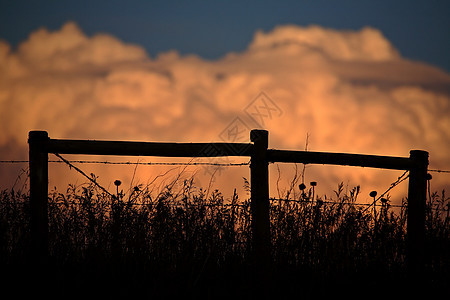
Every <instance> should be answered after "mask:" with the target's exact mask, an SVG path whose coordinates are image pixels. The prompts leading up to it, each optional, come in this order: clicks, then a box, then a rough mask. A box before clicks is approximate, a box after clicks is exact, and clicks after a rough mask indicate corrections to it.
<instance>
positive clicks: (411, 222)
mask: <svg viewBox="0 0 450 300" xmlns="http://www.w3.org/2000/svg"><path fill="white" fill-rule="evenodd" d="M409 157H410V160H411V168H410V172H409V187H408V217H407V249H406V251H407V264H408V272H409V275H410V276H411V278H412V279H413V280H420V279H419V278H420V275H421V273H422V271H423V266H424V242H425V203H426V197H427V178H426V176H427V168H428V152H426V151H421V150H412V151H410V156H409Z"/></svg>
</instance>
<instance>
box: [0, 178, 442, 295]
mask: <svg viewBox="0 0 450 300" xmlns="http://www.w3.org/2000/svg"><path fill="white" fill-rule="evenodd" d="M116 186H117V191H116V193H115V194H114V195H112V196H111V195H108V194H107V193H105V192H104V191H102V190H101V189H98V188H97V187H96V186H95V185H93V184H89V183H86V184H82V185H79V186H74V185H69V187H68V188H67V190H66V191H63V192H61V191H56V190H53V191H51V192H50V193H49V250H50V258H49V264H48V266H47V267H46V269H45V270H44V269H43V270H41V271H42V274H41V272H40V271H39V272H38V274H36V273H35V272H32V271H30V253H29V249H30V236H29V233H30V228H29V196H28V194H27V193H26V192H18V191H14V190H3V191H1V194H0V247H1V248H0V257H1V266H2V270H3V273H4V274H7V275H8V276H7V280H6V281H3V283H4V285H5V287H8V288H9V289H12V290H14V291H17V292H18V293H20V292H24V286H25V287H26V286H27V285H29V284H31V285H32V283H36V280H35V279H34V278H35V277H38V278H39V277H41V276H45V279H44V280H43V282H44V283H42V278H40V281H39V282H40V283H39V286H38V287H37V291H39V290H41V291H45V293H49V292H50V293H53V294H55V295H57V296H64V295H79V296H83V295H95V294H98V295H101V296H105V297H106V296H117V295H122V296H129V295H144V296H148V297H154V298H171V297H170V296H174V297H175V296H183V297H184V296H189V295H190V296H195V297H198V298H210V299H217V298H229V297H234V298H236V297H237V298H251V296H252V295H254V292H255V291H254V289H252V287H255V286H256V287H257V286H258V284H257V283H255V282H253V284H252V278H257V277H255V276H254V275H255V274H254V266H253V265H252V260H251V246H250V245H251V244H250V240H251V230H250V222H251V212H250V200H249V199H240V198H239V196H238V195H237V194H234V195H233V196H232V197H231V198H228V199H226V198H225V197H224V196H223V195H222V194H221V193H220V191H217V190H214V191H205V190H202V189H200V188H197V187H195V186H193V184H192V181H188V180H186V181H184V182H183V183H182V184H178V185H177V186H178V189H176V190H175V189H173V188H171V187H170V186H167V187H166V188H164V189H162V190H161V191H159V192H157V193H155V192H154V191H153V190H151V189H150V187H145V186H136V187H134V188H133V189H132V190H130V191H128V192H127V193H123V192H122V191H121V189H120V182H118V181H117V182H116ZM312 188H313V187H311V186H302V187H301V190H298V191H297V195H298V196H297V198H296V199H292V197H289V195H284V196H285V198H282V199H277V200H271V206H270V218H271V238H272V240H271V241H272V249H271V253H272V265H271V266H270V273H269V274H266V275H267V276H268V278H267V282H266V283H265V284H266V285H268V290H270V292H271V293H273V294H274V295H278V296H281V295H284V296H287V295H302V296H303V297H304V298H313V297H317V296H335V295H338V294H339V293H341V294H343V295H344V294H345V295H359V294H358V293H361V292H363V293H367V292H369V293H370V294H372V295H373V293H379V294H380V295H384V294H385V293H388V291H389V290H394V291H397V292H398V293H399V295H403V294H402V293H403V291H404V289H405V284H406V282H407V278H408V274H407V269H406V264H405V243H406V216H407V205H406V203H407V202H406V199H404V200H403V205H402V206H401V207H399V208H397V209H396V210H395V211H394V210H393V209H392V208H391V207H390V206H389V199H386V200H383V201H381V202H380V205H379V206H376V210H375V211H374V209H373V207H371V208H369V209H366V208H367V207H366V206H360V205H358V203H357V201H356V199H357V196H358V193H359V188H358V187H355V188H353V189H350V190H348V191H344V189H343V188H342V185H339V186H338V187H337V189H336V191H335V194H334V195H332V196H330V198H328V199H323V198H317V197H315V198H314V199H313V195H312V194H311V191H312V190H313V189H312ZM288 198H289V200H290V201H285V200H287V199H288ZM449 202H450V201H449V198H448V197H447V196H446V195H445V193H444V192H442V193H430V194H429V196H428V199H427V206H426V207H427V208H426V245H425V247H426V251H425V252H426V254H425V271H424V276H423V284H424V287H425V288H426V289H427V290H428V291H430V292H432V291H433V292H434V291H439V290H440V289H444V288H448V282H449V278H450V276H449V271H450V251H449V250H450V247H449V246H450V239H449V233H450V226H449V223H450V217H449ZM257 289H258V288H257ZM25 290H26V289H25ZM28 291H30V290H28ZM32 291H35V290H32Z"/></svg>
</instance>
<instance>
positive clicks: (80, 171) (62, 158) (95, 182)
mask: <svg viewBox="0 0 450 300" xmlns="http://www.w3.org/2000/svg"><path fill="white" fill-rule="evenodd" d="M53 155H55V156H56V157H58V158H59V159H61V160H62V161H63V162H64V163H66V164H67V165H68V166H69V168H70V169H71V168H74V169H75V170H76V171H77V172H78V173H80V174H81V175H83V176H84V177H86V178H87V179H88V180H89V181H91V182H92V183H93V184H95V185H96V186H97V187H99V188H100V189H101V190H102V191H104V192H105V193H107V194H108V195H109V196H111V197H113V195H112V194H111V193H110V192H108V191H107V190H106V189H105V188H104V187H102V186H101V185H100V184H98V183H97V180H95V177H94V178H91V177H89V176H88V175H86V173H84V172H83V171H82V170H81V169H80V168H78V167H76V166H74V165H73V164H72V163H71V162H70V161H68V160H67V159H65V158H64V157H62V156H61V155H59V154H58V153H53Z"/></svg>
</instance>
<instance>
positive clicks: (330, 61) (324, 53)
mask: <svg viewBox="0 0 450 300" xmlns="http://www.w3.org/2000/svg"><path fill="white" fill-rule="evenodd" d="M261 93H263V94H261ZM263 96H264V97H266V98H267V99H266V101H267V103H269V104H271V105H272V108H274V109H273V110H272V111H270V110H267V109H266V110H264V107H262V106H261V103H262V102H261V101H264V100H262V98H261V97H263ZM274 105H275V106H274ZM258 108H259V111H258ZM266 108H267V107H266ZM275 108H276V109H275ZM263 110H264V111H263ZM255 112H259V113H260V114H259V115H257V114H255ZM263 113H264V114H263ZM252 116H253V117H255V116H259V119H258V118H253V117H252ZM0 126H1V128H2V134H1V135H0V157H1V159H2V160H8V159H26V158H27V134H28V131H30V130H36V129H41V130H47V131H48V132H49V134H50V136H51V137H53V138H70V139H115V140H143V141H180V142H182V141H184V142H191V141H192V142H194V141H198V142H210V141H221V140H227V141H232V140H233V139H238V141H240V142H247V141H248V136H249V133H248V132H249V129H252V128H265V129H267V130H269V147H271V148H281V149H300V150H303V149H304V148H305V143H306V136H307V135H309V138H308V149H309V150H312V151H329V152H348V153H365V154H380V155H395V156H408V155H409V151H410V150H411V149H424V150H427V151H429V152H430V167H431V168H441V169H450V156H449V155H448V149H449V146H450V74H448V73H446V72H445V71H442V70H440V69H438V68H435V67H432V66H429V65H426V64H424V63H421V62H416V61H410V60H407V59H405V58H403V57H402V56H401V54H400V53H399V52H398V51H397V50H396V49H395V47H394V46H393V45H392V44H391V43H390V42H389V41H388V40H387V39H386V38H385V37H384V36H383V34H382V33H381V32H380V31H378V30H377V29H374V28H369V27H367V28H363V29H361V30H359V31H342V30H339V31H338V30H332V29H327V28H322V27H319V26H309V27H298V26H293V25H286V26H279V27H276V28H274V29H273V30H272V31H270V32H262V31H259V32H256V33H255V35H254V38H253V40H252V41H251V42H250V43H249V45H248V47H247V49H246V50H245V51H243V52H239V53H229V54H228V55H226V56H224V57H222V58H220V59H217V60H212V61H211V60H204V59H202V58H200V57H197V56H195V55H187V56H180V55H179V54H178V53H177V52H176V51H169V52H166V53H160V54H157V55H156V56H154V57H151V56H150V55H149V54H147V53H146V51H145V50H144V49H143V48H142V47H140V46H138V45H130V44H126V43H124V42H122V41H120V40H118V39H117V38H115V37H113V36H110V35H108V34H97V35H94V36H91V37H89V36H86V35H85V34H84V33H83V32H82V30H81V29H80V28H79V27H78V26H77V25H76V24H75V23H72V22H69V23H67V24H65V25H64V26H63V27H62V28H61V29H60V30H58V31H54V32H49V31H48V30H46V29H39V30H37V31H35V32H33V33H31V34H30V36H29V38H28V39H27V40H26V41H24V42H23V43H22V44H20V45H19V47H18V48H17V49H11V46H10V45H9V44H8V43H6V42H4V41H0ZM232 129H238V130H239V132H240V134H239V135H238V136H236V135H234V136H232V135H229V133H230V132H232ZM51 158H52V157H51ZM147 160H148V161H149V160H151V159H147ZM166 161H167V160H166ZM22 167H23V166H22ZM0 168H1V171H0V177H1V180H2V182H4V183H5V184H10V183H11V182H14V180H15V178H14V176H13V175H15V174H14V172H17V170H16V169H17V166H11V165H4V164H2V165H0ZM14 168H16V169H14ZM86 168H92V169H91V171H93V172H95V173H96V174H101V175H100V178H101V179H102V178H104V180H105V181H107V182H110V181H111V180H114V178H108V173H110V171H108V170H109V169H108V168H109V167H108V166H89V167H88V166H86ZM283 168H284V169H285V172H286V173H282V176H283V177H284V178H287V177H289V175H288V174H289V172H290V171H289V170H291V171H292V169H293V167H292V166H289V165H288V166H283ZM274 170H275V171H274ZM52 172H53V173H51V178H50V181H51V184H53V183H54V184H55V185H56V184H57V183H58V180H59V179H60V178H61V177H63V178H65V179H67V175H66V174H67V173H73V170H72V171H70V170H68V169H67V168H62V167H55V169H54V171H52ZM127 172H128V173H126V174H127V175H123V176H128V177H130V176H131V174H132V173H133V171H129V170H128V171H127ZM139 172H140V173H139ZM139 172H138V175H136V176H143V177H145V176H149V174H150V173H151V172H155V171H154V169H153V171H149V170H148V168H147V169H145V168H139ZM130 173H131V174H130ZM271 173H272V178H275V179H274V180H272V181H276V178H277V176H278V174H277V172H276V169H274V168H273V167H271ZM12 174H13V175H12ZM61 174H65V175H64V176H60V175H61ZM119 174H120V172H119V173H117V174H116V175H117V176H116V177H120V176H121V175H119ZM230 174H231V175H230ZM241 175H243V176H248V168H246V167H244V170H242V169H240V170H236V169H234V168H233V170H231V169H230V170H228V169H227V170H223V172H220V175H219V176H218V177H220V178H221V180H222V183H225V184H228V185H242V182H241V181H239V180H238V181H237V182H236V178H239V177H236V176H241ZM305 175H306V179H305V180H307V181H308V180H311V181H312V180H315V181H319V184H321V186H323V187H324V192H325V187H328V188H330V189H332V188H334V187H335V186H336V184H337V183H339V182H340V181H344V182H348V183H349V185H351V186H354V185H359V184H361V185H362V186H363V188H366V189H365V190H364V191H366V192H367V193H368V191H369V190H370V189H378V190H379V192H381V191H382V189H386V188H388V187H389V184H390V183H391V182H393V181H395V179H396V178H397V177H398V176H399V175H401V172H400V173H399V172H393V171H382V170H372V169H355V168H350V167H325V166H310V167H308V168H307V169H306V173H305ZM70 176H72V175H70ZM74 176H77V174H74ZM434 177H435V178H434V179H433V184H434V185H435V186H436V187H439V188H441V187H445V186H448V184H447V182H448V179H449V178H448V176H446V175H441V174H435V176H434ZM128 179H129V178H128ZM77 180H79V181H83V180H80V179H77ZM108 180H109V181H108ZM233 180H234V181H233ZM219 181H220V180H219ZM204 182H205V181H204ZM206 182H207V181H206ZM402 189H403V190H402ZM272 190H274V189H273V188H272ZM400 190H401V191H402V192H404V191H405V190H406V187H403V188H400Z"/></svg>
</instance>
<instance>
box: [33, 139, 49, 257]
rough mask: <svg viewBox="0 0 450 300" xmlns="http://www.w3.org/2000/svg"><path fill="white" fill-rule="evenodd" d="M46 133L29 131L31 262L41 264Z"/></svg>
mask: <svg viewBox="0 0 450 300" xmlns="http://www.w3.org/2000/svg"><path fill="white" fill-rule="evenodd" d="M48 140H49V138H48V133H47V132H46V131H30V132H29V135H28V144H29V164H30V209H31V212H30V213H31V216H30V234H31V249H30V250H31V258H32V260H33V263H36V264H37V265H41V266H42V265H43V264H45V263H46V262H47V258H48V152H47V142H48Z"/></svg>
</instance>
